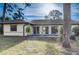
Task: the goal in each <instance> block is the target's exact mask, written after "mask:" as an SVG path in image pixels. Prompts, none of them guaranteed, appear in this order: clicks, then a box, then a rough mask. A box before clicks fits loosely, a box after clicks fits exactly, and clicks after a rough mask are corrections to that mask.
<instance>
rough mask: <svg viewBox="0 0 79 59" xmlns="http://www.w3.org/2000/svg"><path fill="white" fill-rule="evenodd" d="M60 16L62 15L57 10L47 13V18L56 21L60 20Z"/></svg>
mask: <svg viewBox="0 0 79 59" xmlns="http://www.w3.org/2000/svg"><path fill="white" fill-rule="evenodd" d="M61 15H62V13H61V12H60V11H59V10H52V11H50V12H49V15H48V17H49V18H50V19H53V20H56V19H60V18H61V17H60V16H61Z"/></svg>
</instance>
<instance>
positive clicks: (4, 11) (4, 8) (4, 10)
mask: <svg viewBox="0 0 79 59" xmlns="http://www.w3.org/2000/svg"><path fill="white" fill-rule="evenodd" d="M5 14H6V3H4V7H3V22H4V21H5Z"/></svg>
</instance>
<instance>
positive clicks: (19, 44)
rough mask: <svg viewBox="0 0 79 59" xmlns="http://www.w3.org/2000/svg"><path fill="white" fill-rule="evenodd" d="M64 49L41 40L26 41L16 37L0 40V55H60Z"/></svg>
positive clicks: (51, 41)
mask: <svg viewBox="0 0 79 59" xmlns="http://www.w3.org/2000/svg"><path fill="white" fill-rule="evenodd" d="M63 50H64V49H63V48H62V47H61V44H60V43H59V42H56V41H53V40H51V39H50V40H45V39H44V40H42V39H40V40H39V39H37V40H36V39H32V40H29V39H26V40H23V39H22V38H16V37H3V38H2V37H1V38H0V54H1V55H52V54H61V51H63Z"/></svg>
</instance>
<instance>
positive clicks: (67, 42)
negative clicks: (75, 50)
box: [63, 3, 71, 48]
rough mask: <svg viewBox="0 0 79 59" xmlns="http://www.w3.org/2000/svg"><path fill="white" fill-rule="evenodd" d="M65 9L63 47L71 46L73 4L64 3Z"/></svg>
mask: <svg viewBox="0 0 79 59" xmlns="http://www.w3.org/2000/svg"><path fill="white" fill-rule="evenodd" d="M63 10H64V25H63V27H64V30H63V33H64V41H63V47H65V48H71V45H70V36H71V24H70V22H71V6H70V4H69V3H64V6H63Z"/></svg>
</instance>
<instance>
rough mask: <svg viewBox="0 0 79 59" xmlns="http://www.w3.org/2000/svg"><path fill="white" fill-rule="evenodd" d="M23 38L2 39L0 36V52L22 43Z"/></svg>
mask: <svg viewBox="0 0 79 59" xmlns="http://www.w3.org/2000/svg"><path fill="white" fill-rule="evenodd" d="M23 41H24V39H23V37H4V36H0V52H2V51H4V50H6V49H8V48H10V47H13V46H15V45H17V44H19V43H21V42H23Z"/></svg>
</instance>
